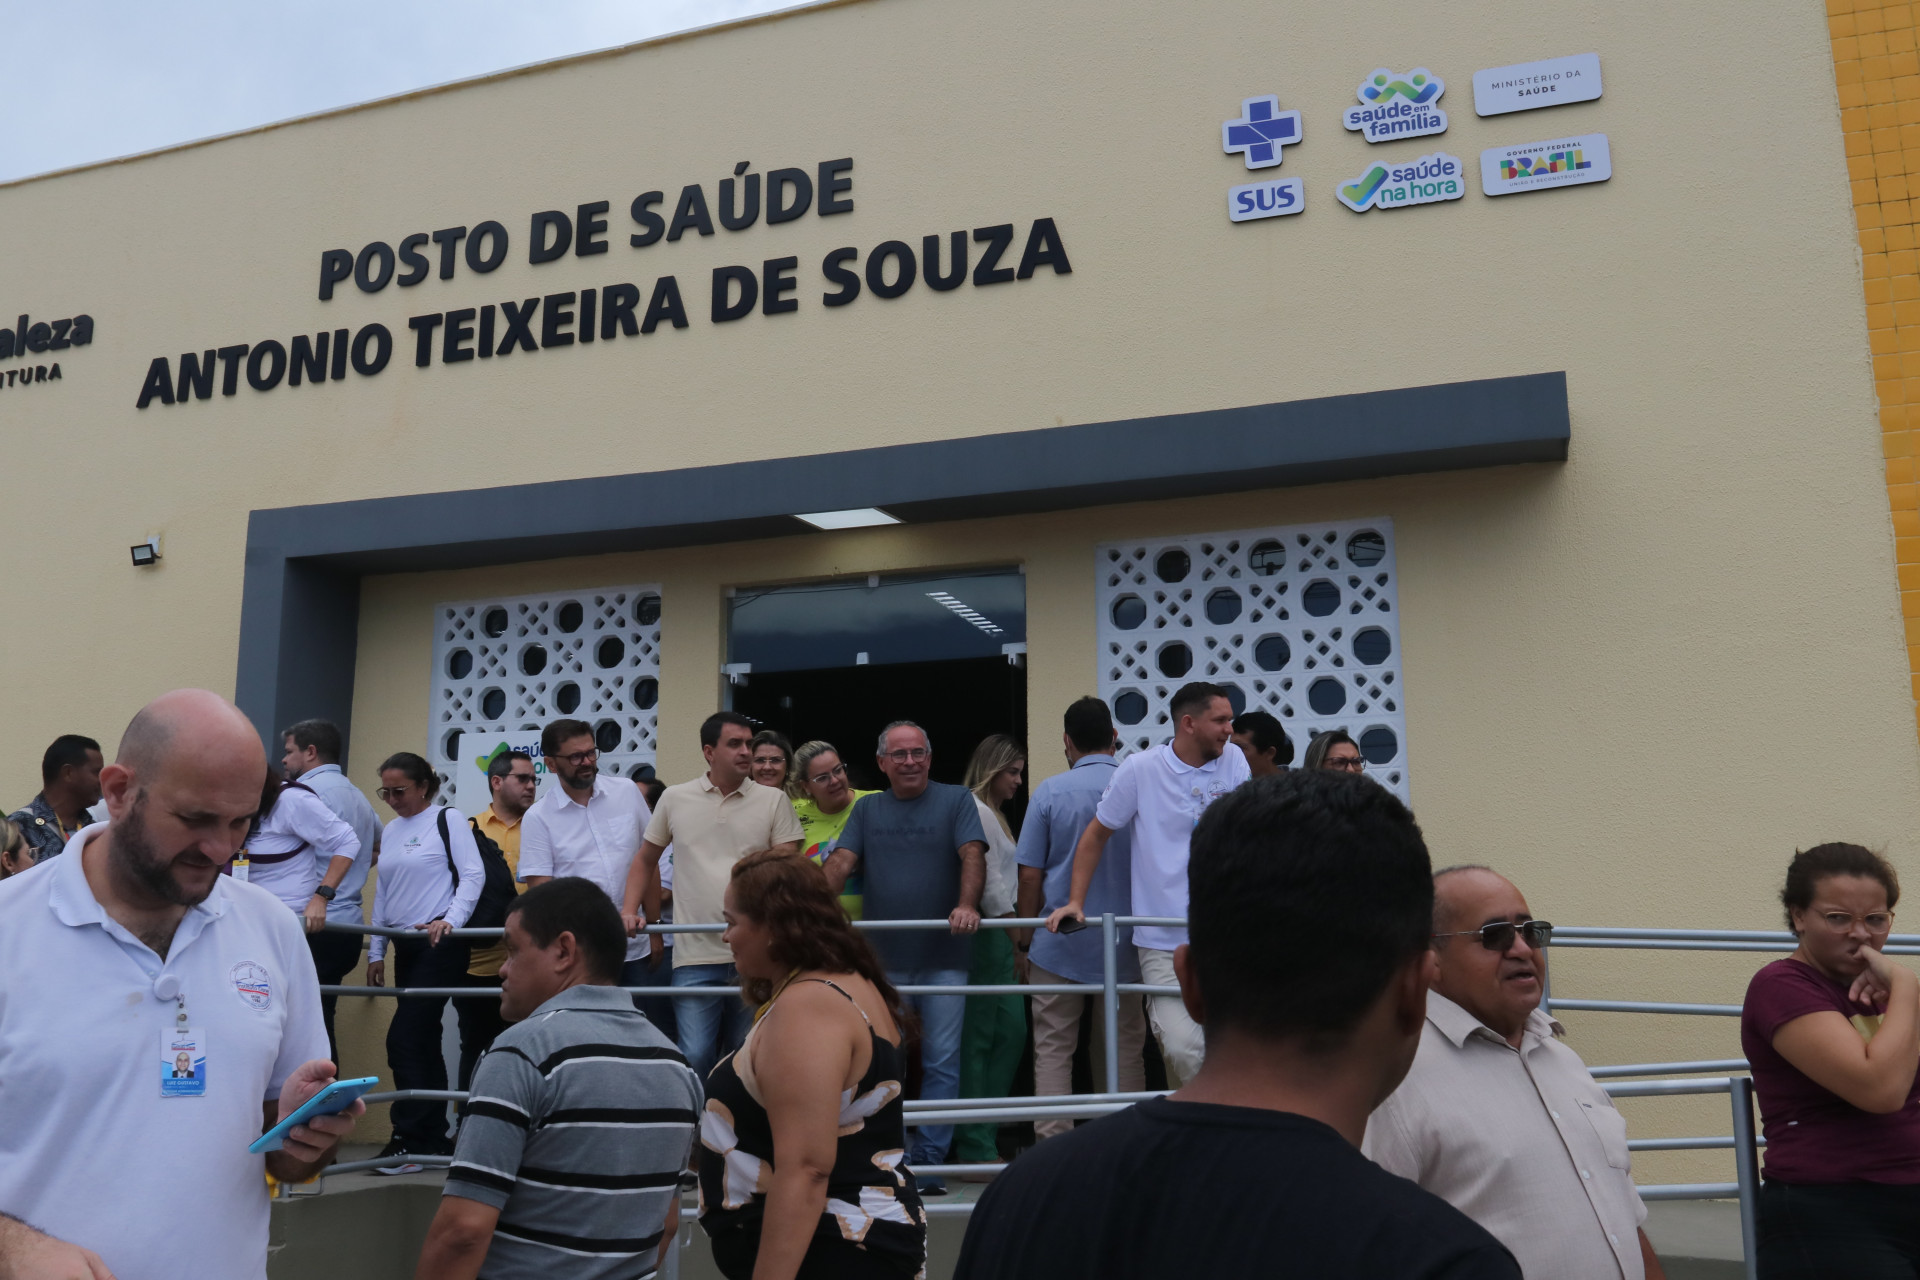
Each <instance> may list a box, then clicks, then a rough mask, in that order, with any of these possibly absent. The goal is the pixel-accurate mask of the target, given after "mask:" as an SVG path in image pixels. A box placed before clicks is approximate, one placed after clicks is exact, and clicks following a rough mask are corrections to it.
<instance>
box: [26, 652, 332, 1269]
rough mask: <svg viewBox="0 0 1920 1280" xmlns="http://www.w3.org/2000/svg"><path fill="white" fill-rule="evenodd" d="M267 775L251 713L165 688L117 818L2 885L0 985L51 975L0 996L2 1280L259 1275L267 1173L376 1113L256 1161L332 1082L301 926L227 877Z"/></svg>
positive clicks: (320, 1157) (295, 1172)
mask: <svg viewBox="0 0 1920 1280" xmlns="http://www.w3.org/2000/svg"><path fill="white" fill-rule="evenodd" d="M265 778H266V756H265V753H264V752H263V751H262V750H261V745H260V737H259V735H258V734H257V733H256V732H255V730H254V728H253V726H252V725H251V724H249V723H248V722H247V719H246V717H245V716H243V715H242V714H241V713H240V711H239V709H238V708H236V707H235V706H233V704H232V703H229V702H228V701H227V700H226V699H224V698H221V697H219V696H217V695H215V694H212V693H208V692H206V691H204V690H200V689H182V690H177V691H175V692H173V693H169V694H166V695H164V696H162V697H160V698H158V699H156V700H155V701H154V702H153V703H151V704H150V705H149V706H148V707H147V708H146V709H145V710H144V711H142V712H140V714H139V715H137V716H135V717H134V718H133V721H132V723H130V724H129V725H128V726H127V732H126V736H125V737H123V738H122V739H121V741H120V750H119V752H118V754H117V756H116V758H115V760H114V763H113V764H111V765H109V766H107V767H106V768H105V769H104V770H103V771H102V772H101V785H102V787H103V789H104V791H105V795H106V800H107V808H108V812H109V814H110V815H111V817H110V819H109V820H108V821H107V822H105V823H99V824H95V825H93V826H89V827H85V828H83V829H82V830H81V831H80V832H79V833H77V834H76V835H74V837H73V838H72V839H71V840H69V841H68V842H67V846H66V850H65V856H63V857H58V858H54V859H52V860H50V861H49V862H48V863H47V864H46V865H44V866H41V867H38V868H36V869H34V870H32V871H30V872H27V873H26V874H23V875H18V876H13V877H11V878H9V879H8V880H6V881H4V882H0V972H4V973H9V974H25V973H44V974H56V975H58V977H59V980H58V981H49V982H15V983H13V984H11V985H10V986H9V987H8V989H7V993H6V998H5V999H0V1082H4V1089H5V1097H6V1101H5V1105H0V1275H4V1276H23V1277H32V1278H34V1280H40V1278H42V1277H57V1278H59V1280H68V1278H69V1277H72V1278H74V1280H85V1278H87V1277H93V1278H94V1280H98V1278H99V1277H102V1276H107V1275H109V1274H110V1275H112V1276H115V1277H118V1280H176V1278H177V1277H180V1276H194V1277H196V1280H263V1277H264V1276H265V1275H266V1267H267V1208H268V1200H267V1191H266V1186H265V1184H264V1182H263V1181H262V1178H261V1174H262V1171H263V1169H264V1171H265V1172H269V1173H272V1174H273V1175H274V1176H275V1177H277V1178H280V1179H282V1180H284V1181H299V1180H301V1179H304V1178H307V1177H310V1176H312V1174H313V1173H314V1172H315V1171H317V1170H318V1169H319V1168H320V1167H321V1166H322V1165H323V1164H325V1163H326V1162H327V1161H328V1160H330V1159H331V1158H332V1155H333V1149H334V1146H335V1144H337V1143H338V1142H339V1140H340V1137H341V1136H342V1135H343V1134H345V1133H346V1132H348V1131H349V1130H350V1129H352V1128H353V1116H357V1115H358V1114H360V1113H361V1112H362V1111H364V1110H365V1107H364V1106H363V1105H362V1104H361V1103H358V1102H356V1103H354V1104H353V1106H352V1107H351V1108H350V1109H349V1112H348V1113H347V1114H343V1115H339V1116H321V1117H315V1118H314V1119H313V1120H311V1121H309V1122H307V1123H306V1124H303V1125H299V1126H296V1127H295V1128H294V1129H293V1130H292V1133H291V1135H290V1136H289V1137H288V1139H287V1141H286V1145H285V1147H284V1148H283V1149H282V1150H280V1151H276V1152H272V1153H270V1154H268V1155H266V1156H257V1155H251V1154H249V1153H248V1151H247V1144H248V1143H249V1142H251V1141H252V1140H253V1139H254V1138H257V1137H258V1136H259V1135H260V1134H261V1133H262V1132H263V1131H264V1130H265V1129H266V1128H267V1127H268V1126H270V1125H272V1124H274V1123H277V1122H278V1121H279V1119H280V1117H282V1116H285V1115H287V1114H290V1113H291V1112H292V1111H293V1110H295V1109H296V1108H298V1107H299V1106H300V1105H301V1104H302V1103H304V1102H305V1101H306V1100H307V1099H308V1098H310V1097H312V1096H313V1095H314V1094H315V1093H316V1092H318V1091H319V1090H320V1089H322V1088H323V1087H325V1086H326V1085H327V1084H328V1083H329V1082H330V1081H331V1080H332V1079H333V1078H334V1074H335V1072H334V1066H333V1063H331V1062H329V1061H327V1060H326V1058H325V1057H324V1056H323V1055H324V1054H325V1053H326V1049H327V1041H326V1035H325V1033H324V1031H323V1030H322V1028H321V1023H320V998H319V991H318V989H317V984H316V983H315V982H314V977H313V960H312V958H311V957H310V956H309V955H308V954H307V946H306V941H305V939H304V937H303V936H302V933H301V929H300V925H299V922H298V921H297V920H296V919H295V918H294V915H293V913H292V912H290V911H288V910H287V908H286V907H285V906H283V905H281V903H280V902H278V901H276V900H275V899H274V897H273V895H272V894H270V893H268V892H266V891H265V890H263V889H260V888H258V887H256V886H254V885H250V884H242V883H238V882H236V881H234V880H233V879H232V878H231V877H229V876H223V875H221V874H220V871H221V868H222V867H224V866H225V865H226V864H227V862H228V861H229V860H230V859H232V857H233V855H234V854H235V852H236V851H238V850H239V848H240V845H241V842H242V841H244V840H245V839H246V836H247V829H248V827H249V826H250V825H251V823H252V820H253V815H254V811H255V810H256V809H258V808H259V805H260V791H261V784H262V783H263V782H264V781H265ZM183 1054H184V1055H186V1057H187V1059H188V1064H189V1070H188V1071H187V1072H186V1073H184V1074H180V1058H181V1056H182V1055H183ZM195 1067H198V1068H199V1069H198V1070H195V1069H193V1068H195Z"/></svg>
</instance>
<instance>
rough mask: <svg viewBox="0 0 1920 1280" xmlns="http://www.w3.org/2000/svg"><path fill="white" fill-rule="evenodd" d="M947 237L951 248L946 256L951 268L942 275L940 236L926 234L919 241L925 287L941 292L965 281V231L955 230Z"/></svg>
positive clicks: (954, 287)
mask: <svg viewBox="0 0 1920 1280" xmlns="http://www.w3.org/2000/svg"><path fill="white" fill-rule="evenodd" d="M949 239H950V241H951V243H952V245H953V248H952V250H951V252H950V253H949V254H948V257H949V258H951V259H952V268H953V269H952V270H950V271H948V272H946V273H945V274H944V275H943V274H941V271H940V237H939V236H926V237H924V238H923V239H922V240H921V241H920V270H921V273H922V274H924V275H925V276H926V278H927V288H929V289H937V290H939V291H940V292H942V293H945V292H946V291H947V290H948V289H956V288H958V287H959V286H961V285H963V284H965V283H966V282H967V233H966V232H964V231H956V232H954V233H953V234H952V236H951V237H949Z"/></svg>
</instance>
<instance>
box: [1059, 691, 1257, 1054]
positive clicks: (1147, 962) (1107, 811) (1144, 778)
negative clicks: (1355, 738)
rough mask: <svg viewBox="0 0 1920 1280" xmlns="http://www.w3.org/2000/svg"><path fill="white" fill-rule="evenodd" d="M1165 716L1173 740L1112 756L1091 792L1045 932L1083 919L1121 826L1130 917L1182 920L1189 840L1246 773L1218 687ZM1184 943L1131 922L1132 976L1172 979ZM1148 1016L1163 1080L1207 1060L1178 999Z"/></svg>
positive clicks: (1167, 931) (1152, 1003)
mask: <svg viewBox="0 0 1920 1280" xmlns="http://www.w3.org/2000/svg"><path fill="white" fill-rule="evenodd" d="M1167 714H1168V716H1170V717H1171V718H1172V720H1173V725H1174V728H1173V741H1172V742H1169V743H1165V744H1164V745H1161V746H1158V747H1155V748H1153V749H1152V750H1151V751H1139V752H1135V753H1134V754H1133V755H1130V756H1128V757H1127V758H1126V759H1125V760H1123V761H1121V762H1120V767H1119V768H1118V769H1116V770H1114V774H1113V781H1111V782H1109V783H1108V784H1107V790H1106V793H1105V794H1104V795H1102V796H1101V797H1100V806H1099V807H1098V808H1097V809H1095V810H1094V814H1093V821H1092V822H1089V823H1088V824H1087V829H1086V831H1085V832H1084V833H1083V834H1082V835H1081V837H1080V844H1079V846H1078V847H1077V848H1076V849H1074V851H1073V884H1072V887H1071V888H1070V889H1069V890H1068V898H1067V903H1066V905H1065V906H1063V907H1060V908H1058V909H1057V910H1055V911H1054V913H1053V914H1052V915H1051V916H1050V917H1048V919H1047V928H1049V929H1051V930H1053V931H1054V932H1056V933H1057V932H1059V929H1060V925H1061V923H1062V922H1063V921H1065V920H1068V919H1074V920H1085V919H1086V918H1087V892H1088V891H1089V890H1090V889H1091V888H1092V887H1093V873H1094V872H1095V870H1097V869H1098V868H1099V866H1100V855H1101V854H1102V853H1104V852H1105V851H1106V847H1107V841H1109V840H1111V839H1112V838H1113V837H1114V835H1115V833H1117V832H1118V831H1120V829H1121V828H1123V827H1127V826H1131V827H1132V829H1133V913H1134V914H1135V915H1137V916H1174V917H1179V918H1181V919H1185V918H1186V914H1187V841H1188V838H1189V837H1191V836H1192V834H1193V828H1194V826H1195V825H1196V824H1198V823H1199V821H1200V815H1201V814H1202V813H1204V812H1206V808H1207V806H1208V805H1210V804H1212V803H1213V802H1214V801H1215V800H1218V799H1219V798H1220V797H1221V796H1224V795H1226V794H1227V793H1228V792H1229V791H1232V790H1233V789H1234V788H1235V787H1238V786H1239V785H1240V784H1241V783H1243V782H1245V781H1246V780H1247V779H1248V778H1249V777H1251V776H1252V775H1251V772H1250V771H1249V769H1248V768H1247V758H1246V756H1244V755H1242V754H1241V752H1240V748H1238V747H1236V746H1234V745H1233V743H1232V738H1233V703H1232V702H1230V701H1229V700H1228V698H1227V691H1226V690H1225V689H1222V688H1221V687H1220V686H1219V685H1216V684H1208V683H1206V682H1205V681H1202V680H1195V681H1193V682H1192V683H1190V684H1183V685H1181V686H1180V687H1179V688H1178V689H1176V690H1175V691H1174V694H1173V697H1172V699H1171V700H1170V701H1169V702H1168V703H1167ZM1186 942H1187V931H1186V930H1185V929H1184V928H1169V927H1165V926H1159V925H1135V926H1134V929H1133V945H1134V947H1135V949H1136V950H1138V951H1139V953H1140V978H1141V981H1143V982H1147V983H1151V984H1152V985H1154V986H1169V987H1170V986H1175V985H1177V983H1178V979H1177V978H1175V977H1174V973H1173V953H1174V949H1175V948H1177V947H1183V946H1185V945H1186ZM1147 1014H1148V1016H1149V1018H1151V1019H1152V1022H1153V1034H1154V1038H1155V1039H1156V1040H1158V1041H1159V1042H1160V1056H1161V1059H1162V1060H1163V1061H1164V1062H1165V1063H1166V1067H1167V1076H1168V1083H1169V1084H1178V1083H1180V1082H1182V1081H1187V1080H1191V1079H1193V1076H1194V1073H1195V1072H1197V1071H1199V1070H1200V1063H1201V1061H1202V1059H1204V1058H1205V1056H1206V1040H1205V1038H1204V1037H1203V1036H1202V1034H1201V1031H1200V1027H1199V1024H1197V1023H1195V1022H1194V1020H1193V1019H1192V1018H1191V1017H1189V1016H1188V1015H1187V1009H1186V1006H1185V1005H1184V1004H1182V1003H1181V1000H1180V997H1179V996H1153V997H1151V998H1150V999H1149V1000H1148V1002H1147Z"/></svg>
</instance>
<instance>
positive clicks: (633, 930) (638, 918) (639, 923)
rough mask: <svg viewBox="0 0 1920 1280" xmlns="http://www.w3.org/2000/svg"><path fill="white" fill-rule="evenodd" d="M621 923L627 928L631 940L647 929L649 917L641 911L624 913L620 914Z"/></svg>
mask: <svg viewBox="0 0 1920 1280" xmlns="http://www.w3.org/2000/svg"><path fill="white" fill-rule="evenodd" d="M620 923H621V924H623V925H625V926H627V936H628V937H629V938H631V937H634V936H635V935H637V934H638V933H639V932H640V930H642V929H644V928H646V926H647V917H646V916H645V914H643V913H642V912H639V911H622V912H621V913H620Z"/></svg>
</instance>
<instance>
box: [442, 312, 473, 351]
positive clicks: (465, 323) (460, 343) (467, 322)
mask: <svg viewBox="0 0 1920 1280" xmlns="http://www.w3.org/2000/svg"><path fill="white" fill-rule="evenodd" d="M475 314H476V313H475V311H474V309H473V308H472V307H462V308H460V309H459V310H458V311H449V312H447V328H446V341H445V342H443V343H442V344H441V346H440V363H441V364H459V363H460V362H461V361H462V360H471V359H473V348H471V347H469V346H468V345H467V343H469V342H471V341H472V340H473V317H474V315H475Z"/></svg>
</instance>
